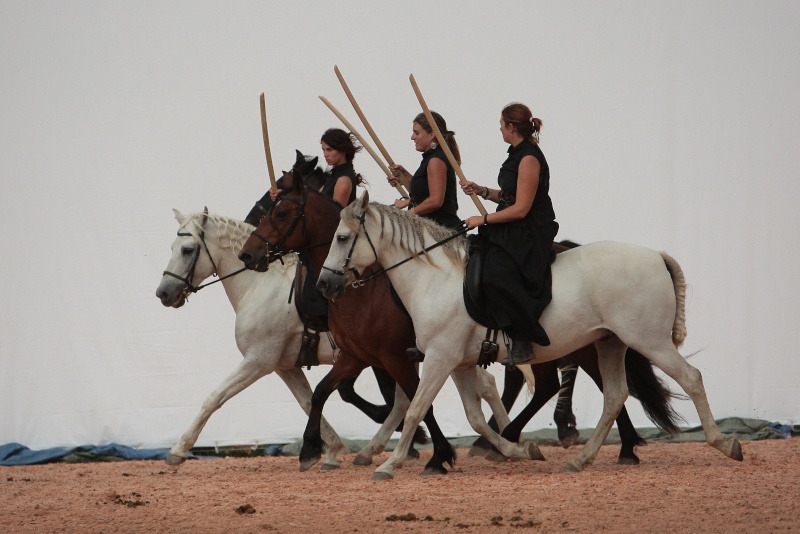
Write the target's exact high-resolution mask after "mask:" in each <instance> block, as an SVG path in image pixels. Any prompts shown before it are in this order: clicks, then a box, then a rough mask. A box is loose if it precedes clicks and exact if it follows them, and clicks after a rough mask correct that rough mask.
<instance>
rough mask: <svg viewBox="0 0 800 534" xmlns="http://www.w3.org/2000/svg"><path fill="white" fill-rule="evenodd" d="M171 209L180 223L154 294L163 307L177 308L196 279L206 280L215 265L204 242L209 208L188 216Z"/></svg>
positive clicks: (183, 301)
mask: <svg viewBox="0 0 800 534" xmlns="http://www.w3.org/2000/svg"><path fill="white" fill-rule="evenodd" d="M173 211H174V212H175V219H177V221H178V224H179V225H180V226H179V228H178V235H177V237H176V238H175V241H173V242H172V256H171V257H170V259H169V263H167V268H166V269H165V270H164V273H163V276H162V278H161V283H160V284H159V285H158V288H157V289H156V297H158V299H159V300H161V304H163V305H164V306H167V307H172V308H180V307H181V306H183V305H184V304H185V303H186V297H187V296H188V295H189V293H191V292H193V291H195V290H196V286H195V281H197V282H198V283H199V282H200V281H202V280H205V279H206V278H208V277H209V276H211V275H212V274H214V272H216V270H217V267H216V265H215V264H214V260H213V259H212V258H211V254H210V252H209V251H208V247H207V246H206V243H205V226H206V222H207V221H208V208H205V209H204V210H203V212H202V213H196V214H194V215H190V216H184V215H183V214H182V213H181V212H180V211H178V210H173Z"/></svg>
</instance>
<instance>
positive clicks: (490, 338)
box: [477, 328, 500, 369]
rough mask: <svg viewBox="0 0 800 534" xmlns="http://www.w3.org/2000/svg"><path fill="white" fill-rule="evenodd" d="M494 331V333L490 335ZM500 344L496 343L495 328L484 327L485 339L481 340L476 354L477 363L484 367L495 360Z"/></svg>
mask: <svg viewBox="0 0 800 534" xmlns="http://www.w3.org/2000/svg"><path fill="white" fill-rule="evenodd" d="M492 333H494V335H492ZM499 353H500V346H499V345H498V344H497V330H492V329H491V328H487V329H486V339H484V340H483V341H482V342H481V352H480V353H479V354H478V363H477V365H480V366H481V367H483V368H484V369H486V368H487V367H489V366H490V365H491V364H493V363H494V362H496V361H497V355H498V354H499Z"/></svg>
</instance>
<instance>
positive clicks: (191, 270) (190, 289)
mask: <svg viewBox="0 0 800 534" xmlns="http://www.w3.org/2000/svg"><path fill="white" fill-rule="evenodd" d="M178 235H179V236H182V237H193V236H194V234H191V233H189V232H178ZM200 242H201V243H202V244H203V245H202V247H197V252H196V253H195V255H194V258H193V259H192V266H191V267H189V272H188V273H187V274H186V276H185V277H183V276H180V275H178V274H175V273H173V272H170V271H164V272H163V273H161V274H162V276H163V275H166V276H171V277H173V278H177V279H178V280H180V281H181V282H183V283H184V284H186V289H184V290H183V294H184V296H188V295H189V293H197V292H198V291H200V290H201V289H203V288H204V287H208V286H210V285H212V284H216V283H217V282H222V281H223V280H225V279H226V278H230V277H231V276H234V275H237V274H239V273H240V272H242V271H245V270H246V269H247V268H246V267H242V268H241V269H239V270H238V271H234V272H232V273H230V274H227V275H225V276H223V277H221V278H217V279H216V280H212V281H211V282H209V283H207V284H200V285H199V286H195V285H193V284H192V280H193V279H194V270H195V269H196V268H197V261H198V260H199V259H200V249H201V248H202V249H205V251H206V255H208V259H209V260H210V261H211V266H212V267H214V272H213V273H212V274H213V275H216V274H217V270H218V269H217V264H216V262H214V258H212V257H211V252H210V251H209V250H208V245H207V244H206V231H205V229H202V228H201V229H200Z"/></svg>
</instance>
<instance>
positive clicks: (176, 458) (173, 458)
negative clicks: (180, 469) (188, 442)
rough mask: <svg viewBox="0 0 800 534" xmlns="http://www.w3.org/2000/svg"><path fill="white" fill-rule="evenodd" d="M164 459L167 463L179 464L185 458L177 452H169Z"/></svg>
mask: <svg viewBox="0 0 800 534" xmlns="http://www.w3.org/2000/svg"><path fill="white" fill-rule="evenodd" d="M164 461H165V462H167V465H180V464H182V463H183V462H185V461H186V458H185V457H184V456H178V455H177V454H170V455H169V456H167V458H166V460H164Z"/></svg>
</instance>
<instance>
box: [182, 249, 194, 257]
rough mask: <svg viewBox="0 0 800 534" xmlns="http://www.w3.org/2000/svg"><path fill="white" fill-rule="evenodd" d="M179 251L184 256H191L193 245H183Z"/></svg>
mask: <svg viewBox="0 0 800 534" xmlns="http://www.w3.org/2000/svg"><path fill="white" fill-rule="evenodd" d="M181 253H182V254H183V255H184V256H191V255H192V254H194V247H183V248H182V249H181Z"/></svg>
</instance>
